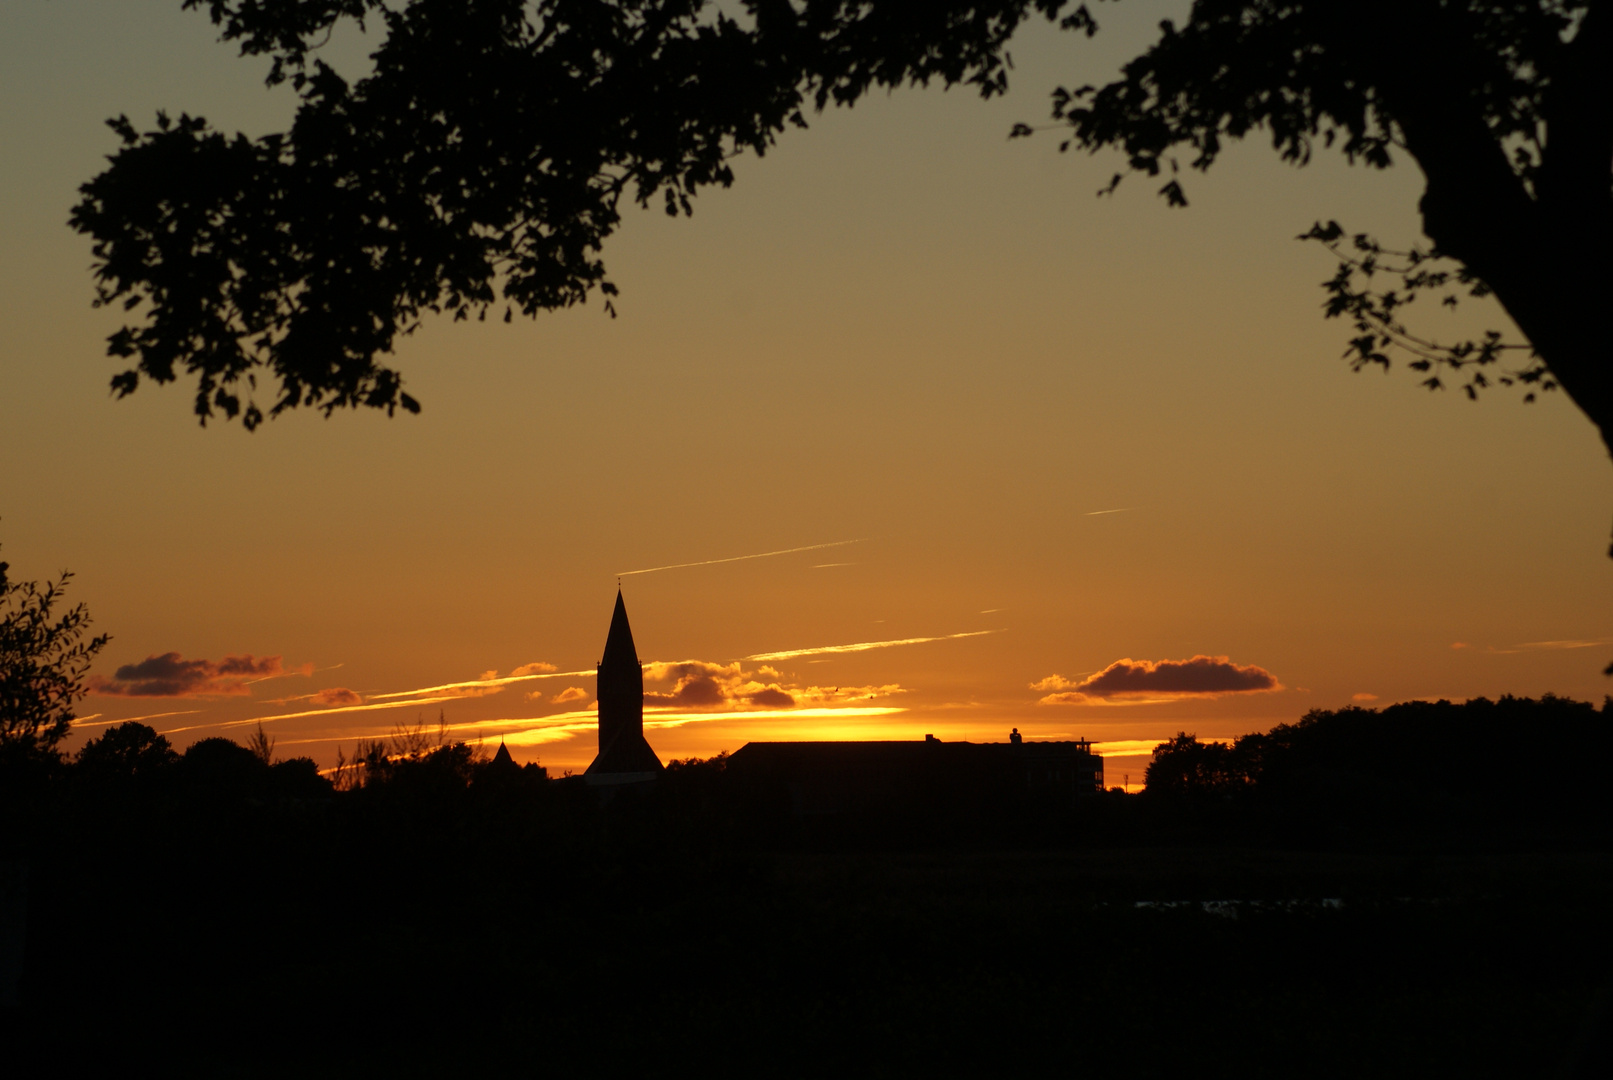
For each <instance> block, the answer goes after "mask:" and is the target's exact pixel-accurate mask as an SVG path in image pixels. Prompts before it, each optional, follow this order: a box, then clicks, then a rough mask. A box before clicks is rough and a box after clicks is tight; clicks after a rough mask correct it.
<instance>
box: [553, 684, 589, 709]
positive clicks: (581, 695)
mask: <svg viewBox="0 0 1613 1080" xmlns="http://www.w3.org/2000/svg"><path fill="white" fill-rule="evenodd" d="M587 700H588V691H586V690H584V689H583V688H582V687H580V686H568V687H566V688H565V689H564V690H562V691H560V693H558V694H556V695H555V696H554V703H555V704H556V705H564V704H566V703H567V702H568V701H587Z"/></svg>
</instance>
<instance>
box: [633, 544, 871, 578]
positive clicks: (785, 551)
mask: <svg viewBox="0 0 1613 1080" xmlns="http://www.w3.org/2000/svg"><path fill="white" fill-rule="evenodd" d="M867 541H868V537H866V536H865V537H863V538H862V539H860V540H836V541H834V542H833V543H828V544H808V545H807V546H806V547H793V548H781V549H780V550H778V551H763V552H760V553H758V554H756V555H731V556H729V557H728V558H726V559H702V560H701V561H699V562H680V563H671V564H669V565H667V566H652V567H649V568H648V569H645V570H622V571H619V572H618V573H617V575H616V576H617V577H632V576H633V575H634V574H653V573H655V572H656V571H658V570H682V569H684V568H685V567H690V566H716V565H717V564H718V563H731V562H744V561H745V560H746V559H770V558H772V557H773V556H774V555H793V554H795V553H796V552H797V551H821V550H822V549H823V548H833V547H845V546H846V545H847V544H863V543H867Z"/></svg>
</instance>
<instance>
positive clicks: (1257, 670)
mask: <svg viewBox="0 0 1613 1080" xmlns="http://www.w3.org/2000/svg"><path fill="white" fill-rule="evenodd" d="M1031 689H1033V690H1061V691H1063V692H1061V693H1053V694H1049V695H1048V696H1046V697H1044V698H1042V699H1041V704H1043V705H1082V704H1100V705H1101V704H1132V705H1140V704H1146V703H1149V702H1158V701H1177V700H1180V699H1182V698H1213V697H1220V696H1221V695H1223V694H1257V693H1264V692H1266V691H1271V690H1281V689H1283V686H1282V684H1281V683H1279V682H1278V681H1277V679H1276V677H1275V676H1273V675H1272V674H1271V672H1269V671H1267V670H1266V669H1265V668H1261V667H1256V666H1254V665H1253V664H1248V665H1245V664H1234V663H1233V662H1232V661H1231V660H1229V659H1228V658H1227V657H1225V656H1203V655H1199V656H1195V657H1193V658H1191V659H1189V660H1133V659H1131V658H1130V657H1127V658H1125V659H1123V660H1116V661H1115V662H1114V663H1112V664H1110V665H1109V666H1108V667H1106V668H1104V669H1103V670H1102V671H1100V672H1097V673H1096V674H1094V675H1091V676H1089V677H1087V678H1085V679H1082V680H1080V681H1079V682H1076V681H1074V680H1071V679H1066V678H1064V677H1063V676H1062V675H1049V676H1048V677H1047V678H1045V679H1042V680H1039V681H1038V682H1035V683H1032V684H1031Z"/></svg>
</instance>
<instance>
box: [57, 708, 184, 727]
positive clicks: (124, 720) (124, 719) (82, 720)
mask: <svg viewBox="0 0 1613 1080" xmlns="http://www.w3.org/2000/svg"><path fill="white" fill-rule="evenodd" d="M201 711H202V710H200V709H180V710H179V711H178V712H154V713H147V714H146V715H144V716H120V717H119V718H118V719H116V720H96V719H95V718H96V717H97V716H100V715H101V714H100V713H92V714H91V715H89V716H81V717H79V718H78V719H76V720H74V721H73V726H74V727H84V726H94V727H101V726H103V725H106V724H132V723H134V722H135V721H136V720H156V719H157V718H159V717H163V716H189V715H191V714H192V713H199V712H201ZM92 720H94V721H95V723H94V724H93V725H90V721H92Z"/></svg>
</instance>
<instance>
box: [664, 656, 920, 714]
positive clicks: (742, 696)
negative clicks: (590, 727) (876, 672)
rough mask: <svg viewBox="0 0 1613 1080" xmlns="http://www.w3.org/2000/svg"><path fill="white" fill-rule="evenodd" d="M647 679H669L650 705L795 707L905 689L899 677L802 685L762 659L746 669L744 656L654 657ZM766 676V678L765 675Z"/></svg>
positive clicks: (872, 696)
mask: <svg viewBox="0 0 1613 1080" xmlns="http://www.w3.org/2000/svg"><path fill="white" fill-rule="evenodd" d="M644 678H645V681H646V682H647V683H649V684H652V685H653V684H656V683H661V684H667V683H670V684H671V685H670V686H669V687H668V688H667V689H665V690H657V689H646V690H645V692H644V704H645V706H646V707H649V708H660V709H668V708H683V709H718V708H728V709H733V708H739V707H742V706H745V705H749V706H751V707H753V708H763V709H791V708H795V707H796V706H798V705H813V706H821V705H833V704H837V703H840V702H851V701H867V700H869V699H871V698H878V697H888V696H890V695H892V694H901V693H905V692H906V691H905V690H904V689H903V688H902V687H901V686H899V685H897V684H896V683H890V684H887V685H884V686H800V685H798V684H795V683H789V682H785V681H784V679H783V677H782V675H781V674H780V673H779V671H778V669H776V668H773V667H769V666H767V665H765V664H764V665H762V666H760V667H758V668H756V669H755V670H754V671H747V670H745V668H744V666H743V664H742V662H741V661H738V660H736V661H734V662H732V663H729V664H714V663H711V662H710V661H706V660H679V661H676V662H666V661H656V662H653V663H649V664H645V665H644ZM764 680H765V681H764Z"/></svg>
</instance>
